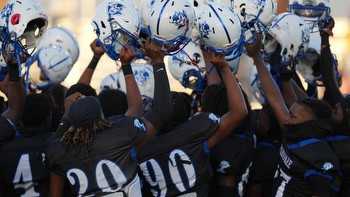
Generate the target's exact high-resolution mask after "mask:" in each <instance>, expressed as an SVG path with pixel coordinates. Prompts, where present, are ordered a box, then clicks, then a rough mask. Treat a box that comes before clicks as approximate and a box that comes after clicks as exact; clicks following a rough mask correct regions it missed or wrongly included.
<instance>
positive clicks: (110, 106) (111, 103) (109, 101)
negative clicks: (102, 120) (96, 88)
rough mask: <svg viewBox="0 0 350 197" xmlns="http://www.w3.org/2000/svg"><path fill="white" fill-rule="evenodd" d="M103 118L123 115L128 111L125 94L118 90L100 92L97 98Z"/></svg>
mask: <svg viewBox="0 0 350 197" xmlns="http://www.w3.org/2000/svg"><path fill="white" fill-rule="evenodd" d="M97 98H98V100H99V101H100V104H101V108H102V112H103V114H104V116H105V117H106V118H107V117H110V116H114V115H119V114H125V112H126V110H127V109H128V101H127V99H126V94H125V93H124V92H122V91H120V90H102V91H101V92H100V94H98V96H97Z"/></svg>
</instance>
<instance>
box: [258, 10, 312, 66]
mask: <svg viewBox="0 0 350 197" xmlns="http://www.w3.org/2000/svg"><path fill="white" fill-rule="evenodd" d="M268 34H269V35H270V36H271V37H272V39H266V40H265V41H264V50H265V51H266V52H268V53H269V52H274V51H275V50H276V47H277V43H278V44H280V45H281V52H280V56H281V57H282V61H283V62H284V63H286V64H287V63H288V62H290V61H291V60H292V59H294V58H295V59H300V58H302V57H303V56H304V54H305V52H306V49H307V48H308V45H309V40H310V30H309V28H308V27H307V25H306V23H305V22H304V20H303V19H302V18H300V17H299V16H297V15H295V14H291V13H287V12H285V13H281V14H279V15H278V16H277V17H276V18H275V19H274V20H273V22H272V23H271V26H270V28H269V30H268ZM291 35H293V36H291Z"/></svg>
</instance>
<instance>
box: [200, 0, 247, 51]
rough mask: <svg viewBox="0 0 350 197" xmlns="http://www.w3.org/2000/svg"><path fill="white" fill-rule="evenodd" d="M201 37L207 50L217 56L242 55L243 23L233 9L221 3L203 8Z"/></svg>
mask: <svg viewBox="0 0 350 197" xmlns="http://www.w3.org/2000/svg"><path fill="white" fill-rule="evenodd" d="M198 30H199V35H200V37H201V39H202V40H203V42H204V43H205V45H206V47H207V48H210V49H211V50H212V51H213V52H215V53H216V54H224V55H231V54H232V53H234V54H235V55H234V58H237V57H239V56H240V55H241V53H242V49H243V40H244V34H243V29H242V28H241V23H240V20H239V17H238V16H237V14H236V13H235V12H234V11H233V9H232V8H231V7H230V6H229V5H227V4H225V3H219V2H213V3H208V4H207V5H205V6H203V8H202V9H201V12H200V13H199V16H198Z"/></svg>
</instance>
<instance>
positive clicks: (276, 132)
mask: <svg viewBox="0 0 350 197" xmlns="http://www.w3.org/2000/svg"><path fill="white" fill-rule="evenodd" d="M260 113H264V114H265V116H266V117H267V121H268V122H267V124H269V130H268V132H269V134H270V135H273V136H275V137H277V138H280V137H281V132H282V129H281V127H280V125H279V123H278V121H277V119H276V116H275V114H274V113H273V111H272V108H271V105H270V104H268V103H266V104H264V105H263V107H262V109H261V111H260ZM260 121H261V119H260Z"/></svg>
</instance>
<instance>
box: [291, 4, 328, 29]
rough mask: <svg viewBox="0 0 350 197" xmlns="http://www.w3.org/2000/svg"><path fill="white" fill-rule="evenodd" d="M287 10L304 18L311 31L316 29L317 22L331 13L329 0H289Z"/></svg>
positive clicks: (323, 19) (322, 21)
mask: <svg viewBox="0 0 350 197" xmlns="http://www.w3.org/2000/svg"><path fill="white" fill-rule="evenodd" d="M288 10H289V12H290V13H293V14H295V15H298V16H300V17H301V18H302V19H304V20H305V22H306V24H307V25H308V26H309V28H310V30H311V31H312V32H314V31H318V30H319V28H318V27H319V24H321V25H322V24H323V23H324V22H326V21H327V20H328V19H329V17H330V14H331V8H330V4H329V0H289V6H288Z"/></svg>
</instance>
